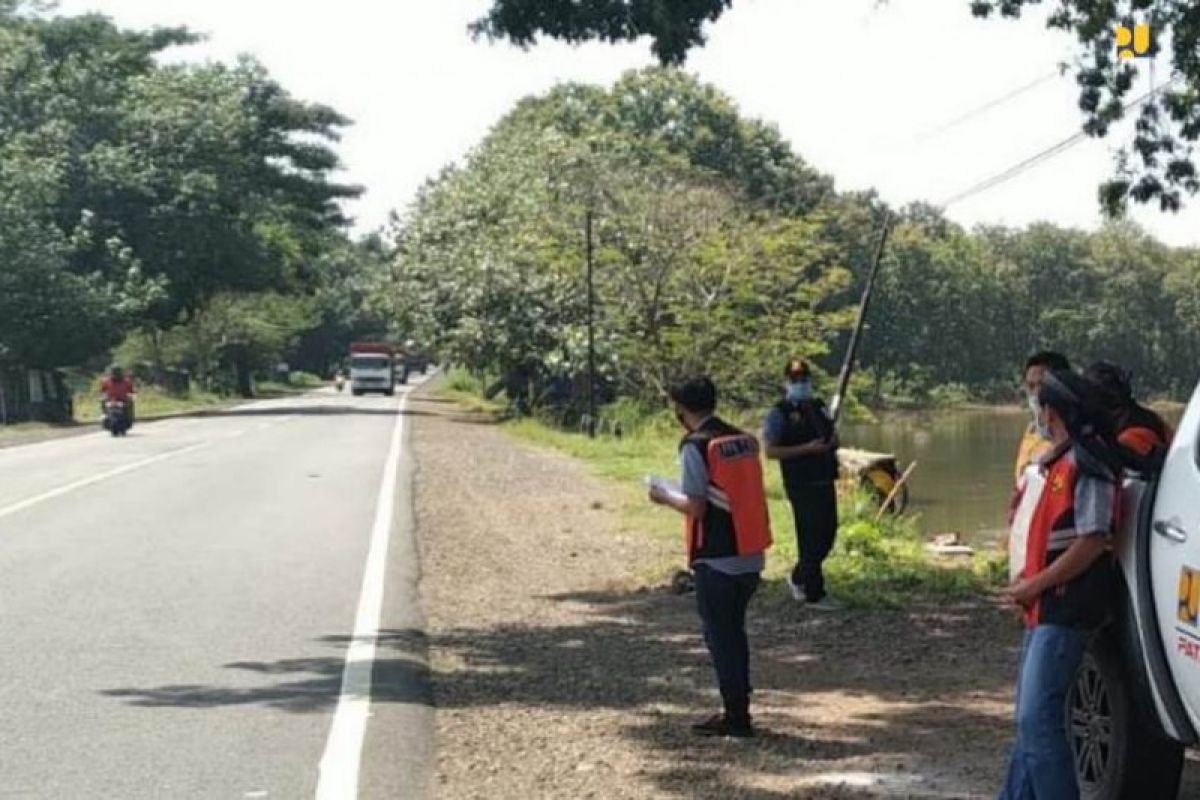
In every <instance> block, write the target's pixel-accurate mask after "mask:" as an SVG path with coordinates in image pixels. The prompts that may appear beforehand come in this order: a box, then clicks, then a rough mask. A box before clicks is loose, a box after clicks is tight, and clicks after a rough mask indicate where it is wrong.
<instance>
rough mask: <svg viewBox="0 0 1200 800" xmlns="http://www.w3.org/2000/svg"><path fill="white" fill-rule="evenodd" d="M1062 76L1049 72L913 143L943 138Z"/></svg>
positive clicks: (1055, 72)
mask: <svg viewBox="0 0 1200 800" xmlns="http://www.w3.org/2000/svg"><path fill="white" fill-rule="evenodd" d="M1061 74H1062V73H1061V72H1060V71H1059V70H1057V69H1056V70H1054V71H1053V72H1048V73H1046V74H1045V75H1042V76H1041V77H1040V78H1036V79H1034V80H1032V81H1030V82H1029V83H1026V84H1024V85H1023V86H1019V87H1017V88H1016V89H1013V90H1012V91H1010V92H1008V93H1007V94H1005V95H1002V96H1000V97H997V98H996V99H995V100H991V101H989V102H987V103H984V104H983V105H981V106H978V107H976V108H973V109H971V110H970V111H967V112H966V113H964V114H961V115H959V116H957V117H955V118H954V119H952V120H950V121H949V122H946V123H944V124H942V125H939V126H938V127H936V128H933V129H932V130H928V131H925V132H924V133H919V134H917V136H916V137H915V138H914V139H913V142H912V143H913V145H914V146H915V145H919V144H924V143H925V142H927V141H929V140H930V139H935V138H937V137H938V136H941V135H942V134H943V133H945V132H946V131H949V130H952V129H953V128H957V127H958V126H959V125H962V124H963V123H964V122H969V121H970V120H973V119H975V117H978V116H980V115H981V114H986V113H987V112H988V111H991V110H992V109H993V108H997V107H998V106H1002V105H1004V104H1005V103H1007V102H1009V101H1010V100H1015V99H1016V98H1018V97H1020V96H1021V95H1023V94H1025V93H1026V92H1028V91H1032V90H1033V89H1036V88H1037V87H1039V86H1041V85H1042V84H1043V83H1046V82H1047V81H1051V80H1053V79H1054V78H1057V77H1059V75H1061Z"/></svg>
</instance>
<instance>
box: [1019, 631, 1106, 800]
mask: <svg viewBox="0 0 1200 800" xmlns="http://www.w3.org/2000/svg"><path fill="white" fill-rule="evenodd" d="M1088 636H1089V632H1088V631H1087V630H1084V629H1081V628H1068V627H1065V626H1062V625H1038V626H1037V627H1036V628H1034V629H1033V630H1030V631H1026V632H1025V642H1024V644H1023V645H1022V647H1021V669H1020V672H1019V673H1018V675H1017V740H1016V742H1014V743H1013V749H1012V760H1011V761H1010V762H1009V766H1008V777H1007V778H1006V779H1005V782H1004V789H1003V790H1002V791H1001V792H1000V800H1076V798H1078V797H1079V784H1078V783H1077V781H1076V778H1075V756H1074V753H1073V751H1072V750H1071V740H1070V737H1069V735H1068V732H1067V693H1068V692H1069V691H1070V689H1071V684H1072V683H1073V682H1074V680H1075V673H1076V672H1077V671H1078V670H1079V664H1080V662H1081V661H1082V660H1083V650H1084V647H1085V645H1086V644H1087V640H1088Z"/></svg>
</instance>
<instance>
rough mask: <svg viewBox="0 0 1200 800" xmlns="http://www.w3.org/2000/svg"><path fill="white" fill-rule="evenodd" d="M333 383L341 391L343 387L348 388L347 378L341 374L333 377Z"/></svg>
mask: <svg viewBox="0 0 1200 800" xmlns="http://www.w3.org/2000/svg"><path fill="white" fill-rule="evenodd" d="M333 385H334V386H336V387H337V390H338V391H339V392H340V391H341V390H342V389H344V388H346V379H345V378H343V377H342V376H341V375H338V376H337V377H336V378H334V379H333Z"/></svg>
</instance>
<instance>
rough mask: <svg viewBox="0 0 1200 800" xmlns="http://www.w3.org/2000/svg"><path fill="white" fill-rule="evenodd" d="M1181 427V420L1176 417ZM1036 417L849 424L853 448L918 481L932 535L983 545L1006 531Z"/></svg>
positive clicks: (1008, 413) (917, 496)
mask: <svg viewBox="0 0 1200 800" xmlns="http://www.w3.org/2000/svg"><path fill="white" fill-rule="evenodd" d="M1167 416H1168V418H1171V419H1172V420H1173V421H1177V418H1178V415H1177V414H1168V415H1167ZM1028 419H1029V417H1028V415H1027V414H1026V413H1025V412H1024V411H1023V410H1022V409H1019V408H1012V409H987V410H970V411H953V412H938V413H931V414H922V415H910V414H905V415H897V416H888V417H885V418H883V419H881V420H880V422H878V423H875V424H871V425H846V426H845V427H844V428H843V430H842V441H843V442H845V443H846V444H847V445H848V446H852V447H860V448H863V449H865V450H875V451H879V452H886V453H894V454H896V456H897V458H898V460H899V463H900V468H901V469H903V468H904V467H905V466H907V465H908V464H909V462H911V461H913V460H916V461H918V462H920V463H919V464H918V465H917V469H916V471H915V472H914V473H913V475H912V478H911V479H910V484H909V489H910V492H909V494H910V497H911V502H910V503H909V510H910V511H911V512H914V513H917V514H919V515H920V518H921V527H922V528H923V529H924V531H925V532H926V533H927V534H930V535H932V534H935V533H943V532H947V531H958V532H959V533H961V534H962V535H963V536H964V538H966V539H967V540H968V541H971V542H972V543H974V544H976V545H986V544H989V543H992V542H995V541H997V540H998V539H999V537H1000V535H1001V533H1002V532H1003V530H1004V526H1005V518H1006V513H1007V506H1008V499H1009V493H1010V492H1011V491H1012V484H1013V462H1014V460H1015V458H1016V453H1017V442H1018V440H1019V439H1020V437H1021V432H1022V431H1023V430H1024V426H1025V424H1026V423H1027V421H1028Z"/></svg>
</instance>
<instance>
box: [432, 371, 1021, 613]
mask: <svg viewBox="0 0 1200 800" xmlns="http://www.w3.org/2000/svg"><path fill="white" fill-rule="evenodd" d="M442 394H443V395H445V396H446V397H448V398H451V399H454V400H457V401H460V402H465V403H466V404H467V405H469V406H471V407H473V408H476V409H478V410H484V411H489V410H490V411H495V410H496V409H497V408H498V406H496V405H495V404H487V403H486V401H482V400H480V399H479V397H478V396H477V395H474V394H472V392H471V387H470V386H467V387H463V386H461V385H460V386H459V387H458V388H454V389H451V388H447V389H444V390H443V392H442ZM742 421H743V422H746V423H747V424H750V423H749V420H748V418H747V419H743V420H742ZM671 423H673V420H667V419H666V415H665V414H664V415H662V418H661V419H660V418H657V417H655V418H651V419H649V420H642V421H641V423H640V424H638V425H636V426H631V429H630V432H629V433H628V434H626V435H625V436H623V437H622V438H620V439H616V438H612V437H597V438H595V439H590V438H588V437H587V436H585V435H581V434H577V433H574V432H569V431H564V430H561V429H557V428H554V427H551V426H549V425H547V424H546V423H545V422H542V421H540V420H537V419H530V418H523V419H514V420H509V421H506V422H504V428H505V430H507V431H509V432H510V433H512V434H514V435H515V436H517V437H519V438H520V439H523V440H524V441H526V442H530V443H532V444H535V445H540V446H543V447H548V448H551V449H554V450H557V451H559V452H561V453H564V454H566V455H568V456H571V457H572V458H577V459H580V460H581V461H583V462H585V463H586V464H587V465H588V467H589V468H590V470H591V472H592V473H593V474H595V475H597V476H598V477H600V478H604V479H606V480H609V481H611V482H612V483H613V484H614V485H615V487H616V488H618V490H619V496H620V499H621V502H622V509H621V510H622V525H623V528H625V530H626V531H627V532H631V533H636V534H639V535H649V536H662V537H670V538H671V539H672V540H673V541H675V542H678V543H679V545H678V546H679V548H680V550H682V541H681V538H682V537H681V522H680V519H679V516H678V515H677V514H676V513H675V512H673V511H669V510H667V509H662V508H658V507H655V506H653V505H651V504H650V503H649V502H648V501H647V499H646V490H645V488H644V487H643V485H642V477H643V476H644V475H647V474H656V475H664V476H667V477H672V478H677V476H678V472H679V466H678V462H677V460H676V450H677V447H678V444H679V439H680V435H681V434H680V432H679V431H678V430H676V429H675V428H672V427H671ZM752 429H753V428H752ZM764 471H765V474H766V478H767V487H766V488H767V501H768V504H769V507H770V513H771V520H772V523H773V524H772V530H773V533H774V537H775V545H774V547H773V548H772V549H771V552H770V554H769V555H768V557H767V571H766V573H765V575H764V577H765V578H766V579H767V580H768V581H769V582H770V583H772V584H774V585H772V586H770V587H769V590H768V591H769V592H770V593H771V594H772V595H773V596H775V597H776V598H777V599H780V600H782V599H783V598H784V596H785V593H786V591H787V590H786V586H785V585H784V580H785V578H786V576H787V574H788V573H789V572H790V570H791V568H792V565H793V564H794V563H795V560H796V539H795V530H794V528H793V523H792V512H791V507H790V505H789V504H788V502H787V497H786V495H785V494H784V491H783V484H782V481H781V479H780V475H779V469H778V467H777V466H776V465H775V464H773V463H768V464H766V465H765V470H764ZM876 512H877V506H875V504H874V502H873V501H872V500H871V499H870V498H869V497H868V496H866V495H864V494H861V493H859V492H857V491H856V490H853V489H847V490H846V491H844V492H842V493H841V500H840V508H839V514H840V516H839V518H840V522H841V525H840V528H839V531H838V541H837V544H836V545H835V547H834V551H833V553H832V555H831V556H830V558H829V559H828V560H827V561H826V562H825V571H826V579H827V581H828V584H829V590H830V592H831V593H832V594H834V595H836V596H837V597H838V598H839V599H840V600H842V601H844V602H845V603H846V604H847V605H849V606H855V607H872V608H879V607H903V606H906V605H909V604H911V603H940V602H946V601H948V600H961V599H967V598H971V597H978V596H980V595H982V594H983V593H985V592H987V591H988V590H989V589H990V588H992V587H994V586H997V585H999V584H1000V583H1001V580H1002V578H1003V575H1004V564H1003V561H1002V559H1001V558H999V557H998V556H996V555H993V554H976V555H975V556H973V557H971V558H957V559H952V560H951V559H941V558H938V557H936V556H932V555H930V554H929V553H928V552H927V551H926V550H925V542H924V541H923V539H922V537H921V532H920V521H919V519H918V518H916V517H913V516H907V515H902V516H900V517H895V516H892V515H885V516H884V517H883V519H881V520H880V521H879V522H878V523H876V522H875V514H876ZM681 565H682V554H680V556H678V557H676V558H674V559H672V560H671V561H670V563H668V564H663V565H657V566H656V567H655V568H654V569H653V572H654V573H655V574H654V577H655V578H663V577H665V574H666V572H667V571H668V570H669V569H671V568H679V567H680V566H681Z"/></svg>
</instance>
